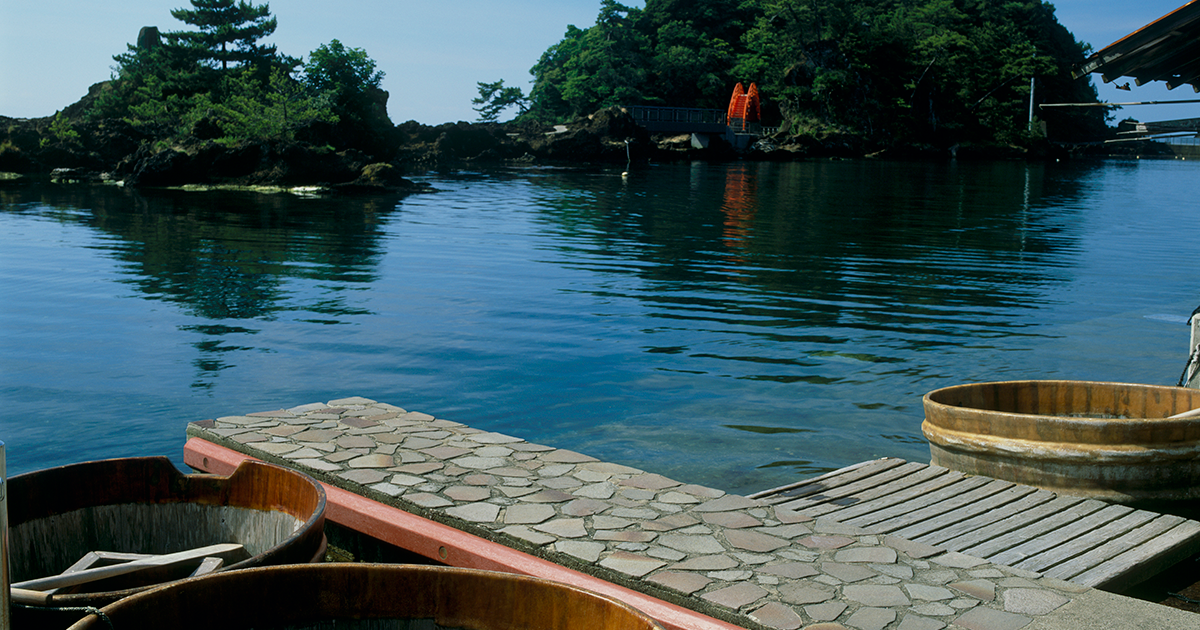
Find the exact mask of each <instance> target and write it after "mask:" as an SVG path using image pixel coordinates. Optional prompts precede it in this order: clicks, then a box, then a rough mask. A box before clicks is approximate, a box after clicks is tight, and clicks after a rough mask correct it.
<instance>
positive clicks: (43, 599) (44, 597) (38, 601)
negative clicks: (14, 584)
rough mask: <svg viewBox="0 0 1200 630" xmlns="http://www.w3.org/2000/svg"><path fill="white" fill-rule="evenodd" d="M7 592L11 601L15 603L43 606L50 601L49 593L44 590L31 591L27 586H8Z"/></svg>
mask: <svg viewBox="0 0 1200 630" xmlns="http://www.w3.org/2000/svg"><path fill="white" fill-rule="evenodd" d="M9 593H10V596H11V597H12V601H13V602H14V603H17V604H25V605H26V606H45V605H47V604H49V603H50V593H46V592H44V591H31V590H29V589H27V588H10V589H9Z"/></svg>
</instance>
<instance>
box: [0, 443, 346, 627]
mask: <svg viewBox="0 0 1200 630" xmlns="http://www.w3.org/2000/svg"><path fill="white" fill-rule="evenodd" d="M7 485H8V510H9V571H10V575H11V582H12V584H13V586H14V587H16V588H18V589H21V590H19V591H16V592H17V593H19V594H21V595H23V598H19V599H17V600H16V601H18V602H19V603H22V604H32V605H35V606H41V607H43V608H49V609H53V608H66V607H80V606H94V607H98V606H103V605H105V604H108V603H111V602H113V601H116V600H119V599H121V598H123V597H127V596H129V595H132V594H134V593H137V592H139V591H142V590H146V589H148V588H150V587H152V586H156V585H158V584H161V583H163V582H165V581H172V580H178V579H182V578H185V577H188V576H190V575H191V574H193V573H196V572H197V571H200V572H205V571H221V570H228V569H239V568H249V567H256V566H261V565H271V564H294V563H304V562H313V561H320V560H322V559H323V557H324V553H325V537H324V523H325V491H324V489H323V488H322V487H321V485H320V484H318V483H317V482H316V481H314V480H313V479H312V478H311V477H308V476H307V475H304V474H302V473H299V472H296V471H292V470H288V469H287V468H283V467H281V466H276V465H273V464H267V463H263V462H258V461H246V462H244V463H242V465H240V466H239V467H238V468H237V470H235V471H234V472H233V473H232V474H231V475H229V476H228V477H222V476H218V475H207V474H193V475H185V474H182V473H180V472H179V471H178V470H176V469H175V467H174V466H173V465H172V464H171V462H170V461H169V460H168V459H167V458H165V457H147V458H131V459H114V460H105V461H94V462H87V463H82V464H74V465H70V466H62V467H59V468H51V469H47V470H41V471H37V472H31V473H27V474H23V475H17V476H14V477H12V478H11V479H9V480H8V484H7ZM217 543H234V544H229V545H226V546H224V547H213V545H215V544H217ZM196 548H201V551H200V552H197V553H192V552H189V550H195V549H196ZM172 554H173V555H172ZM177 556H194V557H188V558H186V559H185V560H179V558H177ZM206 557H207V558H208V559H207V560H206V559H205V558H206ZM166 560H175V561H173V562H167V561H166ZM123 563H129V564H123ZM139 564H140V565H150V566H148V567H143V566H136V565H139ZM131 568H137V569H139V570H135V571H130V570H129V569H131ZM126 571H128V572H126ZM78 574H83V576H82V577H80V575H78ZM106 576H107V577H106ZM97 578H100V579H97ZM46 580H49V581H50V582H51V584H50V585H48V586H47V585H46V584H45V582H46ZM55 580H57V582H55ZM81 580H82V582H81V583H75V582H80V581H81ZM64 581H65V582H66V583H67V584H66V585H64V586H61V587H59V586H57V584H61V583H63V582H64ZM58 627H60V628H61V627H63V626H62V625H59V626H58Z"/></svg>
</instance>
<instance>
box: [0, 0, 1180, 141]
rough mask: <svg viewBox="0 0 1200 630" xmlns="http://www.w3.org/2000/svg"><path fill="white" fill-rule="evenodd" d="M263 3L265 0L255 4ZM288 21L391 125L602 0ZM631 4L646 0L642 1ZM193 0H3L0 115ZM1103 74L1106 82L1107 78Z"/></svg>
mask: <svg viewBox="0 0 1200 630" xmlns="http://www.w3.org/2000/svg"><path fill="white" fill-rule="evenodd" d="M1185 3H1186V2H1185V0H1141V1H1140V2H1128V0H1060V1H1059V2H1055V3H1054V5H1055V7H1056V9H1057V15H1058V18H1059V22H1061V23H1062V24H1063V25H1064V26H1066V27H1067V29H1069V30H1070V31H1071V32H1072V33H1074V34H1075V37H1076V38H1077V39H1079V40H1081V41H1084V42H1088V43H1090V44H1092V45H1093V46H1094V47H1095V48H1097V49H1099V48H1102V47H1104V46H1106V45H1108V44H1110V43H1112V42H1114V41H1116V40H1117V39H1120V38H1121V37H1123V36H1125V35H1126V34H1128V33H1130V32H1132V31H1134V30H1136V29H1138V28H1140V27H1141V26H1143V25H1145V24H1147V23H1149V22H1151V21H1153V20H1156V19H1158V18H1159V17H1161V16H1163V15H1165V14H1167V13H1170V12H1171V11H1173V10H1175V9H1176V8H1178V7H1180V6H1182V5H1183V4H1185ZM256 4H257V3H256ZM269 4H270V7H271V11H272V13H274V15H275V16H276V17H277V18H278V20H279V28H278V30H276V32H275V35H274V36H272V37H271V39H270V40H269V41H270V42H272V43H274V44H275V45H276V46H277V47H278V48H279V50H280V51H281V52H284V53H287V54H290V55H293V56H301V55H307V54H308V53H309V52H310V51H312V50H314V49H315V48H317V46H319V45H321V44H324V43H328V42H329V41H330V40H331V39H338V40H340V41H341V42H342V43H343V44H345V45H347V46H353V47H357V48H363V49H365V50H366V51H367V53H368V54H369V55H370V56H371V58H373V59H375V61H376V62H377V63H378V68H379V69H380V70H383V71H384V73H385V74H386V76H385V78H384V81H383V87H384V89H386V90H388V92H390V93H391V100H390V101H389V104H388V112H389V114H390V115H391V118H392V120H393V121H394V122H397V123H399V122H403V121H406V120H417V121H419V122H423V123H427V124H438V123H442V122H453V121H457V120H474V119H475V117H476V113H475V112H474V111H473V110H472V109H471V99H472V98H473V97H475V96H476V95H477V92H476V85H475V84H476V82H477V81H493V80H496V79H504V80H505V83H506V84H507V85H516V86H519V87H521V88H524V89H526V90H527V89H528V83H529V79H530V76H529V68H530V67H532V66H533V64H534V63H536V62H537V59H538V57H539V56H540V55H541V53H542V52H543V51H545V50H546V48H548V47H549V46H551V45H552V44H554V43H556V42H557V41H559V40H560V39H561V38H562V36H563V33H564V32H565V31H566V27H567V25H568V24H574V25H576V26H578V27H580V28H583V27H587V26H590V25H592V24H593V23H595V18H596V13H597V12H598V10H599V7H600V1H599V0H443V1H442V2H429V1H423V0H422V1H413V0H399V1H396V0H393V1H391V2H385V1H382V0H349V1H347V2H337V3H335V2H330V1H329V0H324V1H320V2H319V1H317V0H273V1H271V2H270V3H269ZM625 4H628V5H632V6H644V4H645V3H644V1H637V0H634V1H631V2H626V3H625ZM185 6H190V4H189V3H188V1H187V0H121V1H120V2H97V1H96V0H2V1H0V115H4V116H11V117H17V118H25V117H38V116H48V115H52V114H53V113H54V112H55V111H57V110H59V109H61V108H63V107H65V106H67V105H70V104H71V103H73V102H75V101H76V100H78V99H79V98H80V97H81V96H83V95H84V94H85V93H86V92H87V88H88V86H89V85H91V84H93V83H96V82H98V81H103V80H105V79H108V78H109V75H110V74H111V67H112V65H113V61H112V56H113V55H115V54H118V53H121V52H124V51H125V45H126V44H128V43H131V42H133V41H134V40H135V39H136V38H137V32H138V29H140V28H141V27H142V26H149V25H154V26H158V27H159V28H160V29H163V30H183V29H184V28H185V25H184V24H183V23H182V22H179V21H177V20H175V19H174V18H172V17H171V14H170V11H171V9H173V8H179V7H185ZM1094 81H1095V82H1096V83H1097V84H1098V85H1099V83H1100V80H1099V77H1095V78H1094ZM1099 88H1100V97H1101V98H1102V99H1104V100H1107V101H1109V102H1128V101H1143V100H1179V99H1190V98H1197V97H1198V95H1196V94H1195V93H1193V92H1192V91H1191V89H1189V88H1187V87H1184V88H1179V89H1176V90H1174V91H1167V90H1166V88H1165V87H1162V86H1161V84H1150V85H1146V86H1141V87H1136V86H1135V87H1133V90H1132V91H1130V92H1123V91H1118V90H1116V89H1114V88H1113V87H1112V86H1111V85H1108V86H1105V85H1099ZM1126 116H1133V117H1135V118H1138V119H1140V120H1168V119H1173V118H1190V117H1200V104H1195V105H1169V106H1168V105H1162V106H1147V107H1133V108H1126V109H1124V110H1123V111H1121V112H1119V113H1118V118H1124V117H1126Z"/></svg>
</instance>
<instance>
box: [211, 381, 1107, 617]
mask: <svg viewBox="0 0 1200 630" xmlns="http://www.w3.org/2000/svg"><path fill="white" fill-rule="evenodd" d="M188 435H190V436H195V437H201V438H204V439H207V440H209V441H212V442H215V443H218V444H222V445H225V446H228V447H230V448H234V449H235V450H238V451H240V452H242V453H245V454H248V455H252V456H255V457H259V458H261V459H264V460H267V461H274V462H277V463H281V464H284V465H287V466H290V467H293V468H296V469H299V470H302V471H304V472H307V473H308V474H310V475H313V476H314V477H316V478H318V479H321V480H322V481H325V482H327V483H330V484H332V485H336V486H338V487H341V488H344V489H347V490H351V491H354V492H357V493H359V494H362V495H364V496H367V497H369V498H372V499H375V500H377V501H380V502H383V503H387V504H390V505H393V506H396V507H399V508H401V509H404V510H406V511H409V512H412V513H415V514H418V515H420V516H423V517H426V518H429V519H431V520H435V521H438V522H442V523H445V524H448V525H451V526H454V527H456V528H458V529H461V530H464V531H467V532H470V533H473V534H476V535H478V536H482V537H485V538H487V539H490V540H493V541H495V542H499V543H503V544H505V545H508V546H510V547H513V548H515V549H519V550H521V551H525V552H527V553H530V554H533V555H536V556H539V557H543V558H546V559H549V560H553V561H555V562H557V563H559V564H562V565H564V566H568V567H571V568H574V569H577V570H580V571H584V572H586V573H589V574H592V575H595V576H597V577H601V578H603V579H606V580H609V581H611V582H615V583H618V584H621V585H623V586H626V587H629V588H632V589H635V590H638V591H642V592H645V593H648V594H651V595H653V596H656V597H659V598H661V599H664V600H666V601H670V602H673V603H676V604H679V605H681V606H685V607H688V608H691V609H693V610H697V611H700V612H703V613H705V614H708V615H710V616H713V617H716V618H718V619H723V620H726V621H729V622H731V623H734V624H737V625H739V626H743V627H746V628H752V629H763V630H766V629H770V630H796V629H799V628H811V629H813V630H838V629H855V630H885V629H887V630H941V629H942V628H948V627H951V626H952V625H953V626H956V627H960V628H967V629H971V630H1018V629H1020V628H1023V627H1025V626H1026V625H1029V624H1031V623H1032V622H1034V621H1035V620H1037V619H1038V618H1039V617H1042V616H1045V615H1052V614H1053V613H1054V611H1055V610H1058V609H1059V608H1060V607H1062V606H1063V605H1064V604H1066V603H1068V602H1069V601H1071V600H1072V598H1074V597H1077V596H1079V594H1081V593H1085V592H1087V591H1089V590H1090V589H1088V588H1087V587H1083V586H1078V585H1075V584H1072V583H1069V582H1063V581H1060V580H1055V579H1051V578H1046V577H1043V576H1041V575H1040V574H1037V573H1033V572H1030V571H1024V570H1020V569H1015V568H1010V567H1005V566H999V565H995V564H991V563H989V562H987V561H985V560H982V559H979V558H974V557H971V556H966V555H963V554H961V553H957V552H947V551H945V550H943V549H940V548H938V547H933V546H930V545H926V544H920V543H915V542H912V541H908V540H905V539H901V538H896V537H891V536H877V535H872V534H870V533H868V532H867V531H865V530H862V529H859V528H857V527H853V526H849V525H844V524H841V523H838V522H836V521H832V520H828V519H821V518H818V519H815V520H814V519H812V518H810V517H807V516H804V515H801V514H798V513H796V512H792V511H789V510H786V509H782V508H776V507H771V506H768V505H766V504H764V503H761V502H759V501H756V500H753V499H749V498H746V497H742V496H738V495H733V494H726V493H725V492H722V491H721V490H717V489H713V488H707V487H703V486H698V485H694V484H687V483H683V482H679V481H675V480H672V479H668V478H666V477H663V476H661V475H657V474H654V473H649V472H645V471H642V470H638V469H636V468H630V467H628V466H622V465H619V464H612V463H607V462H602V461H599V460H597V459H595V458H592V457H589V456H587V455H584V454H581V453H575V452H572V451H568V450H563V449H556V448H553V447H549V446H543V445H539V444H532V443H529V442H527V441H525V440H523V439H520V438H518V437H512V436H507V435H502V434H499V433H490V432H486V431H480V430H477V429H473V428H471V427H468V426H465V425H463V424H459V423H456V422H450V421H447V420H443V419H439V418H435V417H433V416H431V415H429V414H424V413H418V412H410V411H406V410H404V409H402V408H400V407H396V406H394V405H389V404H386V403H379V402H376V401H373V400H369V399H366V398H360V397H353V398H344V399H340V400H333V401H329V402H328V403H313V404H307V405H302V406H299V407H293V408H291V409H283V410H277V411H265V412H256V413H249V414H246V415H242V416H228V417H223V418H217V419H215V420H205V421H202V422H194V423H192V424H191V425H189V427H188Z"/></svg>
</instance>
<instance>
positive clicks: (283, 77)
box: [89, 0, 386, 142]
mask: <svg viewBox="0 0 1200 630" xmlns="http://www.w3.org/2000/svg"><path fill="white" fill-rule="evenodd" d="M191 6H192V8H190V9H175V10H173V11H171V15H172V17H174V18H176V19H178V20H180V21H181V22H183V23H185V24H187V25H189V26H192V27H194V28H195V30H181V31H168V32H164V33H162V34H161V36H159V34H158V33H157V32H156V29H152V30H151V31H150V32H149V33H148V34H146V36H145V37H141V36H139V39H140V40H141V41H139V42H138V45H136V46H135V45H130V46H128V50H127V51H126V52H125V53H122V54H119V55H116V56H115V57H113V59H114V60H115V61H116V66H114V68H113V80H112V81H111V82H109V85H108V86H106V88H105V89H104V90H103V91H102V92H101V94H100V95H99V96H98V97H97V99H96V100H95V102H94V103H93V104H92V107H91V110H90V111H89V115H90V116H92V117H94V118H98V119H102V118H112V117H116V118H123V119H126V120H128V121H129V122H130V123H132V124H134V125H137V126H144V127H153V128H155V129H159V130H164V131H165V135H166V136H167V137H171V136H172V135H175V136H182V135H187V134H192V135H200V136H203V137H206V138H209V139H216V140H217V141H227V142H234V141H241V140H246V139H285V140H286V139H292V138H293V135H294V133H295V132H296V131H297V130H299V129H303V128H306V127H309V126H311V125H313V124H314V123H324V124H327V125H330V126H341V127H343V128H349V129H351V130H354V129H356V128H357V129H359V130H360V131H361V130H362V129H363V128H367V127H370V126H371V125H372V124H373V122H375V119H377V118H379V117H380V116H382V117H383V118H385V119H386V112H380V111H377V110H378V109H379V108H378V107H376V100H377V99H376V98H375V95H374V94H373V92H377V91H378V90H379V85H380V82H381V81H382V79H383V72H381V71H378V70H376V69H375V61H374V60H372V59H371V58H370V57H368V56H367V53H366V52H365V51H363V50H362V49H359V48H349V47H346V46H345V45H343V44H342V43H341V42H340V41H338V40H336V39H334V40H332V41H330V42H329V43H328V44H323V45H321V46H320V47H318V48H317V49H316V50H314V51H312V52H311V53H310V54H309V57H308V60H307V61H305V60H303V59H298V58H295V57H291V56H288V55H284V54H281V53H279V52H278V51H276V49H275V46H267V45H263V44H262V43H261V40H263V39H264V38H266V37H268V36H270V35H271V34H272V33H274V32H275V29H276V27H277V22H276V20H275V18H274V17H272V16H271V13H270V7H269V5H267V4H263V5H252V4H250V3H248V2H246V1H245V0H191ZM143 30H144V31H145V30H146V29H143ZM160 135H164V134H160Z"/></svg>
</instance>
